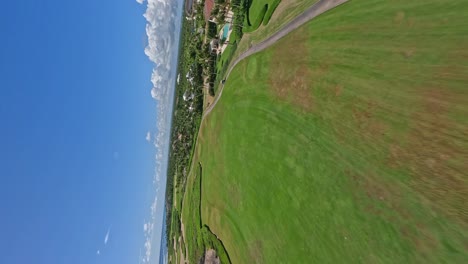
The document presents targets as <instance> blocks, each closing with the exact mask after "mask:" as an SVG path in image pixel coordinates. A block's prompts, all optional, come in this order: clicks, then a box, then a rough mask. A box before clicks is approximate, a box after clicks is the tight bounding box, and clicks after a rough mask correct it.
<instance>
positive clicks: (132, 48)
mask: <svg viewBox="0 0 468 264" xmlns="http://www.w3.org/2000/svg"><path fill="white" fill-rule="evenodd" d="M145 9H146V8H145V7H144V6H142V5H139V4H138V3H136V2H135V0H121V1H115V0H99V1H96V0H86V1H84V0H83V1H55V0H23V1H4V2H2V8H0V34H1V39H0V58H1V59H0V77H1V78H0V82H1V86H0V87H1V95H0V120H1V129H0V146H1V151H0V176H1V178H0V179H1V183H0V210H1V214H0V234H1V236H0V263H137V262H138V257H139V254H140V250H141V251H143V248H142V247H143V243H144V237H143V223H144V221H145V219H146V218H148V213H149V206H150V204H151V202H152V199H154V193H153V192H154V186H153V185H152V180H153V176H154V175H153V174H154V155H155V149H154V146H152V144H150V143H148V142H147V141H146V140H145V136H146V133H147V131H154V127H155V123H156V122H155V119H156V111H155V102H154V100H153V99H152V98H151V95H150V90H151V88H152V84H151V82H150V78H151V69H152V68H153V64H152V63H151V62H150V61H149V60H148V58H147V57H146V55H145V54H144V52H143V49H144V46H145V39H146V33H145V24H146V20H145V18H144V17H143V16H142V14H143V13H144V11H145ZM108 231H109V236H108V240H107V243H106V244H105V243H104V241H105V236H106V234H107V232H108ZM97 250H100V254H99V255H98V254H96V252H97ZM141 253H142V254H143V252H141Z"/></svg>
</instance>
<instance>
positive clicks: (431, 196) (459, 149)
mask: <svg viewBox="0 0 468 264" xmlns="http://www.w3.org/2000/svg"><path fill="white" fill-rule="evenodd" d="M415 2H416V1H414V2H411V3H408V2H407V1H350V2H349V3H347V4H344V5H343V6H340V7H338V8H336V9H334V10H332V11H330V12H328V13H326V14H324V15H322V16H320V17H318V18H317V19H315V20H313V21H312V22H310V23H309V24H307V25H306V26H304V27H302V28H300V29H299V30H297V31H295V32H293V33H292V34H290V35H288V36H287V37H286V38H284V39H283V40H281V41H279V42H278V43H277V44H276V45H275V46H274V47H272V48H270V49H268V50H266V51H264V52H262V53H259V54H256V55H254V56H252V57H250V58H248V59H247V60H246V61H244V62H241V63H239V65H238V66H237V67H236V68H235V69H234V71H233V72H232V73H231V75H230V77H229V79H228V81H227V82H226V87H225V90H224V92H223V97H222V98H221V99H220V101H219V102H218V104H217V106H216V108H215V109H214V110H213V112H212V113H211V114H210V115H209V116H208V117H207V119H206V120H205V121H204V124H203V126H202V130H201V132H200V133H201V134H200V141H199V145H198V147H197V155H196V159H197V161H200V162H201V163H202V164H203V168H204V171H203V182H202V186H203V187H202V190H203V195H202V220H203V221H202V222H203V223H206V224H208V225H209V226H210V229H211V230H212V231H213V232H214V233H215V234H217V235H218V236H219V237H220V239H221V240H222V241H223V244H224V245H225V246H226V249H227V251H228V252H229V256H230V258H231V260H232V261H233V263H260V262H263V263H311V262H320V263H336V262H343V261H349V262H388V263H395V262H396V263H398V262H403V263H405V262H410V261H413V262H414V261H417V262H437V263H438V262H452V263H453V262H463V261H464V260H466V259H467V256H466V251H467V250H466V243H467V240H466V237H468V234H467V223H468V212H467V208H466V205H465V204H466V199H467V197H468V196H467V194H468V193H467V177H466V176H467V174H466V171H467V169H468V168H467V167H466V166H467V165H466V160H467V157H468V154H467V149H468V142H467V138H468V135H467V133H468V129H467V128H468V120H467V118H466V116H468V91H467V89H466V85H467V84H468V75H466V74H465V73H467V72H468V65H467V60H466V58H468V52H467V50H466V49H465V47H467V46H468V38H467V36H468V20H466V18H465V17H464V13H467V12H468V3H463V2H461V1H436V0H429V1H424V2H423V3H422V2H419V1H418V2H417V3H415ZM454 2H456V3H454ZM197 161H194V162H197ZM184 209H185V208H184ZM184 217H185V218H186V217H188V216H187V215H184Z"/></svg>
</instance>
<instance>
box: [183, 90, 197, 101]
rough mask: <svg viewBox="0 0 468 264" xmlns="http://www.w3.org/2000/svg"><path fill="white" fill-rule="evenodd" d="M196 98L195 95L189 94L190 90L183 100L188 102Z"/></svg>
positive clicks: (186, 92)
mask: <svg viewBox="0 0 468 264" xmlns="http://www.w3.org/2000/svg"><path fill="white" fill-rule="evenodd" d="M194 97H195V94H193V93H189V91H188V90H186V91H185V93H184V94H183V95H182V99H184V101H186V102H187V101H188V100H192V99H193V98H194Z"/></svg>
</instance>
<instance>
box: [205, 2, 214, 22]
mask: <svg viewBox="0 0 468 264" xmlns="http://www.w3.org/2000/svg"><path fill="white" fill-rule="evenodd" d="M214 4H215V3H214V0H205V7H204V8H203V15H204V16H205V20H206V21H208V20H210V16H211V11H212V10H213V7H214Z"/></svg>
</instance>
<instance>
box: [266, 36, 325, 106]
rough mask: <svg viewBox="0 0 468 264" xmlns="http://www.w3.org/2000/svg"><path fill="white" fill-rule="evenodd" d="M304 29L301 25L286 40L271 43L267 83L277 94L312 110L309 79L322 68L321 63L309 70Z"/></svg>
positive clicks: (317, 75)
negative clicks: (315, 70) (271, 49)
mask: <svg viewBox="0 0 468 264" xmlns="http://www.w3.org/2000/svg"><path fill="white" fill-rule="evenodd" d="M307 32H308V31H307V30H304V29H300V30H297V31H294V32H292V33H291V34H292V35H291V38H292V39H290V41H287V42H282V43H279V45H276V46H275V48H274V49H273V50H274V53H273V58H272V61H271V63H270V75H269V84H270V87H271V89H272V91H273V93H274V95H275V96H276V97H277V98H279V99H281V100H284V101H287V102H290V103H291V104H293V105H294V106H296V107H298V108H299V109H301V110H302V111H305V112H311V111H313V110H314V98H313V95H312V82H313V79H314V78H318V77H319V74H320V73H321V72H322V70H326V69H324V68H323V67H322V68H320V69H318V70H317V72H315V73H314V72H313V71H311V69H310V65H309V57H308V56H309V55H310V54H309V50H308V47H307V45H306V43H307V41H308V33H307ZM324 65H325V64H324Z"/></svg>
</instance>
